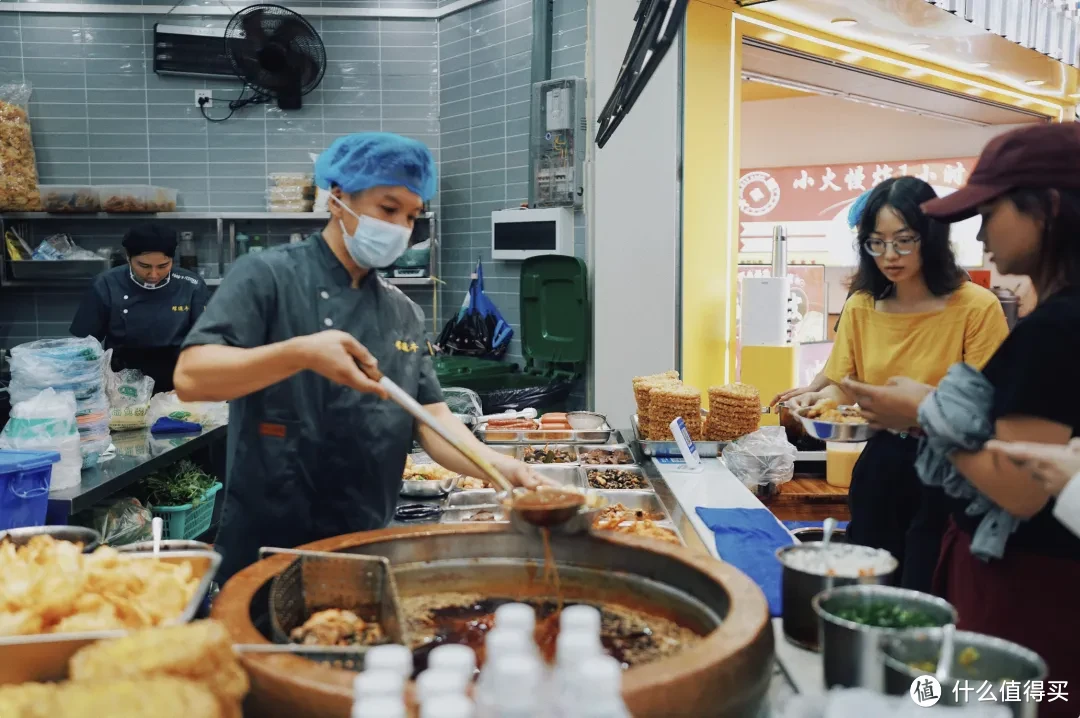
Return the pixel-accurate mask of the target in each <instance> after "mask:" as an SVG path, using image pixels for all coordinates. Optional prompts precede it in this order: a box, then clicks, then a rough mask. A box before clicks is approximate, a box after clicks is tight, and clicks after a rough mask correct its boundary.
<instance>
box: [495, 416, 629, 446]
mask: <svg viewBox="0 0 1080 718" xmlns="http://www.w3.org/2000/svg"><path fill="white" fill-rule="evenodd" d="M614 433H615V430H614V429H612V428H611V426H610V425H609V424H608V423H606V422H605V423H604V425H603V426H602V427H601V428H599V429H553V430H551V431H543V430H541V429H516V430H515V429H499V428H493V429H491V430H488V425H487V424H481V425H480V426H478V427H476V438H478V439H480V441H482V442H484V443H485V444H504V445H507V444H509V445H518V444H544V443H552V442H559V443H561V444H607V443H609V442H610V441H611V437H612V435H613V434H614Z"/></svg>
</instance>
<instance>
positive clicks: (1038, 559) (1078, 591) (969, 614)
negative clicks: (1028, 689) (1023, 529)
mask: <svg viewBox="0 0 1080 718" xmlns="http://www.w3.org/2000/svg"><path fill="white" fill-rule="evenodd" d="M934 589H935V590H934V592H935V593H937V594H938V595H940V596H944V597H945V598H946V599H947V600H948V601H949V603H951V604H952V605H953V606H955V607H956V610H957V612H958V613H959V614H960V622H959V623H958V624H957V628H959V629H960V630H963V631H975V632H977V633H985V634H988V635H991V636H997V637H999V638H1004V639H1005V640H1007V641H1012V642H1014V643H1018V644H1020V645H1021V646H1024V647H1026V648H1029V649H1031V650H1032V651H1035V652H1036V653H1038V654H1039V655H1040V656H1042V658H1043V660H1044V661H1046V664H1047V666H1048V667H1049V669H1050V675H1049V676H1048V678H1047V679H1046V681H1045V682H1044V684H1043V685H1044V688H1049V681H1068V685H1067V686H1066V688H1065V690H1066V691H1067V693H1068V699H1069V700H1068V701H1067V702H1066V701H1062V700H1060V699H1059V700H1056V701H1054V702H1053V703H1050V702H1048V696H1047V697H1044V698H1043V700H1042V703H1041V704H1040V706H1039V716H1040V718H1077V716H1078V715H1080V606H1078V605H1077V599H1078V597H1080V562H1077V561H1070V560H1068V559H1062V558H1053V557H1050V556H1041V555H1039V554H1033V553H1027V552H1023V551H1013V550H1006V552H1005V556H1004V557H1003V558H1002V559H1001V560H994V561H990V562H983V561H981V560H979V559H977V558H975V556H973V555H972V553H971V535H970V534H968V533H966V532H964V531H963V530H962V529H960V528H959V527H958V526H957V525H956V523H955V522H954V521H953V520H952V519H949V526H948V528H947V529H946V531H945V536H944V538H943V539H942V542H941V559H940V561H938V567H937V572H936V573H935V575H934ZM1047 693H1049V691H1047ZM972 695H974V694H972Z"/></svg>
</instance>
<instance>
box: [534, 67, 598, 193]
mask: <svg viewBox="0 0 1080 718" xmlns="http://www.w3.org/2000/svg"><path fill="white" fill-rule="evenodd" d="M532 90H533V91H532V117H531V121H530V124H529V128H530V134H531V139H530V143H529V146H530V149H529V152H530V166H531V168H532V173H533V176H532V178H531V179H530V182H529V206H530V207H575V208H580V207H582V206H583V205H584V203H585V171H584V167H585V151H586V148H587V147H588V139H587V135H586V133H587V132H588V129H589V128H588V118H587V117H586V116H585V80H583V79H581V78H580V77H568V78H564V79H561V80H545V81H543V82H537V83H535V84H533V86H532Z"/></svg>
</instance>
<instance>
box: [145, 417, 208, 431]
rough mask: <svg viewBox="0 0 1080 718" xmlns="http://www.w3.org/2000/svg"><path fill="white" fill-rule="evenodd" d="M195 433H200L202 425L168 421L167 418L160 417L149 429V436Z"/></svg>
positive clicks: (175, 420)
mask: <svg viewBox="0 0 1080 718" xmlns="http://www.w3.org/2000/svg"><path fill="white" fill-rule="evenodd" d="M196 431H202V424H196V423H195V422H194V421H179V420H177V419H170V418H169V417H167V416H163V417H161V418H160V419H158V420H157V421H155V422H154V425H153V426H151V427H150V433H151V434H191V433H193V432H196Z"/></svg>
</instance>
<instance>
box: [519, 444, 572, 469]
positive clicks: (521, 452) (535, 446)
mask: <svg viewBox="0 0 1080 718" xmlns="http://www.w3.org/2000/svg"><path fill="white" fill-rule="evenodd" d="M526 449H534V450H535V449H540V450H543V449H547V450H550V451H558V450H561V451H565V452H567V453H568V454H569V455H570V460H569V461H560V462H558V463H551V464H529V466H576V465H577V463H578V447H577V446H575V445H573V444H566V443H560V444H523V445H520V446H518V447H517V448H516V450H515V452H514V458H515V459H517V460H518V461H525V450H526Z"/></svg>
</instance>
